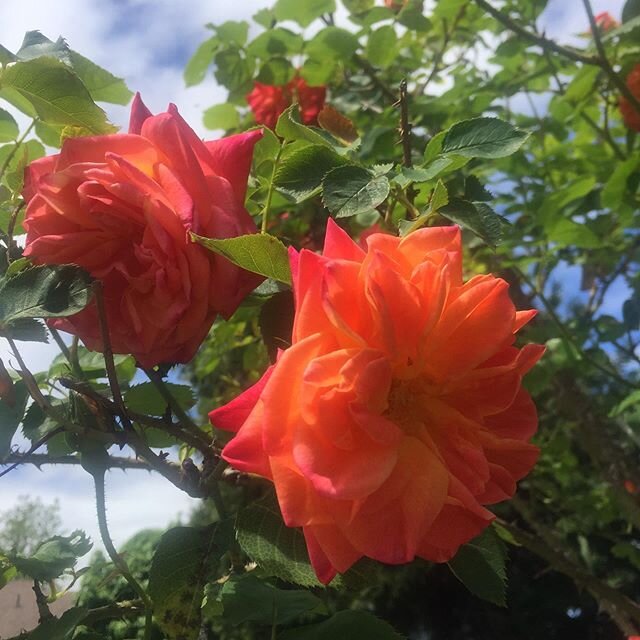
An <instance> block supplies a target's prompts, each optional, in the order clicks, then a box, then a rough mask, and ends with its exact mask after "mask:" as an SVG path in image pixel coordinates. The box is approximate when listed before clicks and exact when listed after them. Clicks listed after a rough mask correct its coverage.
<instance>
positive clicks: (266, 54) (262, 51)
mask: <svg viewBox="0 0 640 640" xmlns="http://www.w3.org/2000/svg"><path fill="white" fill-rule="evenodd" d="M303 46H304V40H303V38H302V37H301V36H299V35H298V34H297V33H293V31H289V29H284V28H283V27H275V28H274V29H269V30H268V31H265V32H264V33H261V34H260V35H259V36H258V37H257V38H255V40H252V41H251V42H250V43H249V45H248V46H247V51H248V52H249V53H250V54H251V55H252V56H255V57H256V58H262V59H263V60H266V59H268V58H271V57H272V56H287V55H290V54H294V53H300V52H301V51H302V47H303Z"/></svg>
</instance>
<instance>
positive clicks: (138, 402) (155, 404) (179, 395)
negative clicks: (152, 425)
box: [124, 382, 195, 416]
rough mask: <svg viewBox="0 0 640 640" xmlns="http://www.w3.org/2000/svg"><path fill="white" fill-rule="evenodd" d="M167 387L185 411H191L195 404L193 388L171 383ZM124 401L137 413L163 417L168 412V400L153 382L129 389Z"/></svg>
mask: <svg viewBox="0 0 640 640" xmlns="http://www.w3.org/2000/svg"><path fill="white" fill-rule="evenodd" d="M165 387H166V388H167V390H168V391H169V393H170V394H171V395H172V396H173V398H174V399H175V400H176V401H177V402H178V404H179V405H180V406H181V407H182V408H183V409H184V410H185V411H186V410H189V409H191V407H193V405H194V404H195V398H194V397H193V390H192V389H191V387H188V386H186V385H183V384H173V383H171V382H167V383H166V384H165ZM124 400H125V402H126V404H127V407H129V409H131V410H132V411H134V412H135V413H142V414H147V415H151V416H161V415H164V414H165V413H166V411H167V402H166V400H165V399H164V398H163V397H162V395H161V394H160V392H159V391H158V389H157V388H156V386H155V385H154V384H153V383H151V382H143V383H141V384H136V385H134V386H132V387H131V388H129V389H127V391H126V392H125V394H124Z"/></svg>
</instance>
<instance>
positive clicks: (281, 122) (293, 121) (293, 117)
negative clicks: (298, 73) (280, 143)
mask: <svg viewBox="0 0 640 640" xmlns="http://www.w3.org/2000/svg"><path fill="white" fill-rule="evenodd" d="M276 133H277V134H278V135H279V136H280V137H281V138H284V139H285V140H287V141H292V140H306V141H307V142H310V143H312V144H320V145H323V146H325V147H331V146H332V144H331V142H330V141H329V139H328V138H326V137H325V136H324V135H323V134H322V133H320V132H319V130H318V129H315V128H312V127H307V126H305V125H303V124H301V123H300V118H299V111H298V105H297V104H292V105H291V106H290V107H288V108H287V109H285V110H284V111H283V112H282V113H281V114H280V117H279V118H278V122H277V123H276Z"/></svg>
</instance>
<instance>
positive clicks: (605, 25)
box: [595, 11, 620, 31]
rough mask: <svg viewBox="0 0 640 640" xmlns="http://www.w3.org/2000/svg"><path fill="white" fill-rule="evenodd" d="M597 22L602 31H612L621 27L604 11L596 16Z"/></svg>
mask: <svg viewBox="0 0 640 640" xmlns="http://www.w3.org/2000/svg"><path fill="white" fill-rule="evenodd" d="M595 21H596V25H597V26H598V28H599V29H600V30H601V31H611V29H615V28H616V27H619V26H620V23H619V22H618V21H617V20H616V19H615V18H614V17H613V16H612V15H611V14H610V13H609V12H608V11H603V12H602V13H599V14H598V15H597V16H595Z"/></svg>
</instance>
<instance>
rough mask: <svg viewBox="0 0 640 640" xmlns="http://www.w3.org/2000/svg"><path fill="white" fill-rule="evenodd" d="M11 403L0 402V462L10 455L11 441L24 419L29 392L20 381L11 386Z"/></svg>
mask: <svg viewBox="0 0 640 640" xmlns="http://www.w3.org/2000/svg"><path fill="white" fill-rule="evenodd" d="M13 395H14V398H13V402H12V403H9V402H7V401H6V400H0V461H2V460H4V459H5V458H6V457H7V456H8V455H9V453H11V441H12V440H13V436H14V435H15V433H16V431H17V430H18V426H19V425H20V422H22V418H23V417H24V412H25V408H26V406H27V400H28V398H29V392H28V391H27V388H26V387H25V384H24V382H23V381H22V380H18V381H17V382H16V383H15V384H14V385H13Z"/></svg>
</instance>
